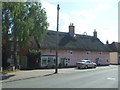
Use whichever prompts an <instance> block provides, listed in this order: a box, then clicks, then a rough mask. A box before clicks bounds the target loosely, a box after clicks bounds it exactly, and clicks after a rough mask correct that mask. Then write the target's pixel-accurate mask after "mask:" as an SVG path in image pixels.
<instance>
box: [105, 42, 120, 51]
mask: <svg viewBox="0 0 120 90" xmlns="http://www.w3.org/2000/svg"><path fill="white" fill-rule="evenodd" d="M107 46H108V47H109V48H110V51H111V52H120V43H119V42H113V43H111V44H108V45H107Z"/></svg>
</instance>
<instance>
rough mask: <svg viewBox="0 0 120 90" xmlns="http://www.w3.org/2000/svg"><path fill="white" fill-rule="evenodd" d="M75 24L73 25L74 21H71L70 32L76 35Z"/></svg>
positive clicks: (71, 34)
mask: <svg viewBox="0 0 120 90" xmlns="http://www.w3.org/2000/svg"><path fill="white" fill-rule="evenodd" d="M74 29H75V26H74V25H73V23H70V25H69V34H70V36H74V34H75V30H74Z"/></svg>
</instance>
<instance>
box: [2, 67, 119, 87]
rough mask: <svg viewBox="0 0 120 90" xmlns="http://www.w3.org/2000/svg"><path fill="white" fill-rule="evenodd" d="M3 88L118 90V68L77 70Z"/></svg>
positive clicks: (21, 81)
mask: <svg viewBox="0 0 120 90" xmlns="http://www.w3.org/2000/svg"><path fill="white" fill-rule="evenodd" d="M2 87H3V88H118V68H117V67H114V68H104V69H88V70H76V72H74V71H71V72H69V73H58V74H48V75H45V76H41V77H34V78H29V79H24V80H18V81H12V82H4V83H3V84H2Z"/></svg>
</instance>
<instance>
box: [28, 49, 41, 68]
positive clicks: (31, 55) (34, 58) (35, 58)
mask: <svg viewBox="0 0 120 90" xmlns="http://www.w3.org/2000/svg"><path fill="white" fill-rule="evenodd" d="M40 58H41V52H40V51H39V50H29V52H28V67H29V68H33V69H34V68H39V65H40V64H39V63H40Z"/></svg>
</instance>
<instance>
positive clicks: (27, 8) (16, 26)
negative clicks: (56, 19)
mask: <svg viewBox="0 0 120 90" xmlns="http://www.w3.org/2000/svg"><path fill="white" fill-rule="evenodd" d="M2 25H3V30H2V34H3V39H4V40H5V41H8V39H9V36H11V37H12V38H13V41H14V65H15V66H17V60H16V52H17V51H16V46H17V44H18V45H19V46H20V47H21V48H22V47H24V46H27V45H29V41H30V40H31V37H34V39H35V41H36V43H37V44H38V46H39V48H40V45H39V42H40V41H41V40H42V39H43V37H44V35H45V34H46V31H47V29H48V26H49V24H48V22H47V16H46V12H45V9H44V8H42V4H41V3H39V2H33V3H29V2H9V3H8V2H4V3H3V8H2Z"/></svg>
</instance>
